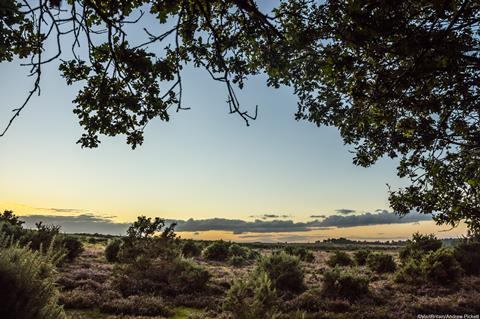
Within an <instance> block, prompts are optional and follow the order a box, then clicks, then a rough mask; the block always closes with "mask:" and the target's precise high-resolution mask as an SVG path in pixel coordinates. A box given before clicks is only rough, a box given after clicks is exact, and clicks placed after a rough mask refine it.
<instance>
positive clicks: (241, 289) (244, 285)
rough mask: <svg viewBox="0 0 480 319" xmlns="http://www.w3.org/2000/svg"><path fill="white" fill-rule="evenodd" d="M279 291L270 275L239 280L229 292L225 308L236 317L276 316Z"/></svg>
mask: <svg viewBox="0 0 480 319" xmlns="http://www.w3.org/2000/svg"><path fill="white" fill-rule="evenodd" d="M276 305H277V293H276V291H275V288H273V285H272V282H271V280H270V279H269V277H268V275H267V274H265V273H263V274H261V275H260V276H258V277H257V278H256V279H255V280H252V279H250V280H248V281H245V280H237V281H235V282H234V283H233V285H232V286H231V287H230V289H229V290H228V292H227V296H226V298H225V301H224V304H223V308H224V309H225V310H226V311H228V312H230V313H231V315H232V316H233V318H234V319H251V318H274V317H275V315H276V313H277V311H276V308H277V306H276Z"/></svg>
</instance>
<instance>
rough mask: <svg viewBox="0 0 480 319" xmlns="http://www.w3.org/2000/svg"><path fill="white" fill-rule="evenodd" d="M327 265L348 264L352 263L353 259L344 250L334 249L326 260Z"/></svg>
mask: <svg viewBox="0 0 480 319" xmlns="http://www.w3.org/2000/svg"><path fill="white" fill-rule="evenodd" d="M327 265H329V266H330V267H336V266H350V265H353V260H352V258H351V257H350V255H348V254H347V253H346V252H343V251H336V252H335V253H334V254H333V255H331V256H330V258H328V260H327Z"/></svg>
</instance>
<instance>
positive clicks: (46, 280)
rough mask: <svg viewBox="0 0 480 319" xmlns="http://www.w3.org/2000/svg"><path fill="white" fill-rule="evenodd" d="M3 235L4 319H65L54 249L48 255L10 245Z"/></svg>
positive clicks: (0, 313)
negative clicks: (58, 289)
mask: <svg viewBox="0 0 480 319" xmlns="http://www.w3.org/2000/svg"><path fill="white" fill-rule="evenodd" d="M7 243H8V241H7V240H6V239H5V236H4V235H3V234H1V233H0V287H1V288H0V318H19V319H57V318H65V313H64V311H63V308H62V307H61V306H59V305H58V291H57V288H56V286H55V282H54V271H55V267H54V264H55V263H56V262H58V259H59V256H58V255H54V254H53V249H52V246H50V248H49V249H48V250H47V252H46V254H41V253H40V252H33V251H31V250H30V249H28V248H26V247H20V246H19V245H18V244H14V245H8V244H7Z"/></svg>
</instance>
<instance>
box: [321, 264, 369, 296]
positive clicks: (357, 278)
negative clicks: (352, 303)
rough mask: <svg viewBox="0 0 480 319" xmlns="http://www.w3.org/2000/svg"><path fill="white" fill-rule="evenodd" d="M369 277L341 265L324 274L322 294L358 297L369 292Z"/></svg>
mask: <svg viewBox="0 0 480 319" xmlns="http://www.w3.org/2000/svg"><path fill="white" fill-rule="evenodd" d="M368 283H369V281H368V278H367V277H365V276H361V275H358V274H356V273H355V272H353V271H352V270H345V269H342V268H339V267H335V268H333V269H329V270H327V271H326V272H325V273H324V274H323V287H322V294H323V295H324V296H327V297H333V298H346V299H349V300H355V299H358V298H360V297H362V296H364V295H365V294H367V293H368Z"/></svg>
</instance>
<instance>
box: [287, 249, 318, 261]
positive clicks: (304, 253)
mask: <svg viewBox="0 0 480 319" xmlns="http://www.w3.org/2000/svg"><path fill="white" fill-rule="evenodd" d="M285 252H286V253H287V254H289V255H293V256H297V257H298V258H300V260H302V261H306V262H312V261H313V260H314V259H315V257H314V256H313V253H312V252H311V251H310V250H308V249H306V248H305V247H295V246H287V247H285Z"/></svg>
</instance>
